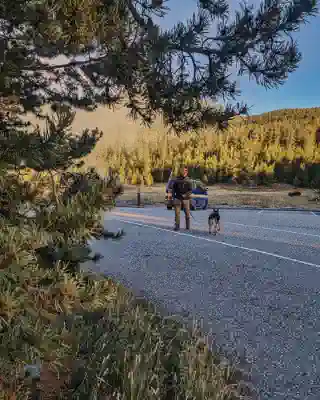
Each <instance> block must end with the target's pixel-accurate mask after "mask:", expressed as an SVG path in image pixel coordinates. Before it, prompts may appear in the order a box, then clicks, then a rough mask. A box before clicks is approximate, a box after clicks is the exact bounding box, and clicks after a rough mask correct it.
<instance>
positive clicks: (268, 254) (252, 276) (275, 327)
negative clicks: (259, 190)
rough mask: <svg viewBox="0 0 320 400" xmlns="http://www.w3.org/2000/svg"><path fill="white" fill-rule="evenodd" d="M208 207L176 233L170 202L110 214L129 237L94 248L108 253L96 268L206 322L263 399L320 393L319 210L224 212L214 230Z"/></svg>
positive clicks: (304, 399)
mask: <svg viewBox="0 0 320 400" xmlns="http://www.w3.org/2000/svg"><path fill="white" fill-rule="evenodd" d="M208 213H209V211H195V212H193V215H194V218H195V220H192V225H193V226H192V230H191V232H186V231H185V230H184V229H182V230H181V231H180V232H178V233H176V232H173V231H172V226H173V218H174V215H173V212H172V211H167V210H166V209H164V208H159V207H158V208H146V209H130V208H118V209H116V210H114V211H113V212H111V213H107V214H106V219H105V226H106V228H107V229H109V230H117V229H119V228H123V229H124V230H125V232H126V236H125V237H124V238H123V239H122V240H120V241H100V242H96V243H94V244H93V248H94V250H96V251H99V252H100V253H102V254H103V255H104V256H105V258H104V259H102V260H101V261H100V263H99V264H97V265H96V267H95V268H96V269H97V270H99V271H101V272H105V273H106V274H107V275H109V276H112V277H114V278H116V279H119V280H120V281H121V282H123V283H124V284H126V285H127V286H129V287H130V288H132V289H133V290H134V291H136V292H137V293H141V292H142V293H144V294H145V295H146V296H147V297H148V298H149V299H152V300H154V301H155V302H156V303H158V304H161V305H164V306H165V307H166V308H168V310H170V311H171V312H173V313H178V314H180V315H182V316H184V317H185V318H187V317H188V318H190V317H195V318H197V319H201V320H203V323H204V329H205V330H207V331H208V332H209V331H212V332H214V334H215V338H216V341H217V343H218V344H219V345H222V346H223V347H224V348H225V349H226V350H227V351H231V350H234V349H235V350H237V351H238V352H239V353H240V354H245V357H246V359H247V361H248V362H250V363H252V375H253V382H254V383H255V384H256V385H257V387H258V390H259V393H260V398H261V399H274V400H280V399H281V400H284V399H286V400H296V399H299V400H316V399H317V400H318V399H320V216H318V215H316V214H313V213H311V212H310V213H299V212H277V211H247V210H238V211H237V210H232V211H230V210H222V211H221V217H222V232H221V233H219V234H218V235H216V236H213V235H211V236H209V234H208V233H207V216H208ZM181 217H183V214H182V215H181ZM183 227H184V221H183V219H182V228H183Z"/></svg>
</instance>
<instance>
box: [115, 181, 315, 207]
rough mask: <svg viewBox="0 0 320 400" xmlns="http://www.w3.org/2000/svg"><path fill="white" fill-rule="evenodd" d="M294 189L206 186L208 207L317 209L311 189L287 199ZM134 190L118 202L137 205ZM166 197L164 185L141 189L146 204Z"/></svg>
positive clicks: (127, 189)
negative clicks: (207, 187) (207, 188)
mask: <svg viewBox="0 0 320 400" xmlns="http://www.w3.org/2000/svg"><path fill="white" fill-rule="evenodd" d="M292 190H293V188H292V186H290V185H274V186H271V187H258V188H252V189H250V188H247V187H242V186H231V185H215V186H211V187H209V190H208V195H209V205H220V206H232V207H244V206H247V207H248V206H250V207H259V208H260V207H261V208H282V207H294V208H305V209H317V208H319V210H320V203H319V202H315V201H312V200H313V199H314V198H315V192H314V191H313V190H312V189H300V191H301V196H297V197H290V196H288V193H289V192H290V191H292ZM136 192H137V188H136V187H133V186H128V185H127V186H125V189H124V193H123V195H122V196H121V197H120V202H121V203H122V202H124V203H128V204H136ZM164 196H165V186H164V185H154V186H152V187H144V188H143V189H142V200H143V202H144V203H145V204H163V203H164Z"/></svg>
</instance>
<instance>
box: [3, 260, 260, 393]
mask: <svg viewBox="0 0 320 400" xmlns="http://www.w3.org/2000/svg"><path fill="white" fill-rule="evenodd" d="M98 278H99V277H96V276H93V277H88V276H86V275H84V274H81V275H80V274H79V275H77V276H74V277H71V276H69V275H67V274H65V273H64V272H63V271H59V270H56V271H43V270H40V269H38V268H37V267H34V268H31V267H26V268H20V267H19V268H13V267H12V269H11V268H9V269H7V270H3V271H1V273H0V321H1V324H0V325H1V329H0V341H1V345H2V346H1V353H0V399H16V398H19V399H22V400H24V399H25V400H26V399H27V398H30V397H28V396H30V395H31V398H36V396H39V395H40V396H41V398H42V399H45V400H49V399H52V400H53V399H58V398H62V399H71V398H72V399H101V400H102V399H123V400H126V399H128V400H129V399H130V400H148V399H150V400H151V399H152V400H160V399H161V400H169V399H170V400H173V399H177V400H178V399H181V400H184V399H190V400H191V399H194V400H196V399H199V400H202V399H208V400H209V399H212V400H218V399H219V400H227V399H230V400H236V399H238V400H240V399H251V398H252V396H253V395H252V390H251V389H250V386H249V385H248V384H247V383H245V382H246V377H245V376H244V374H243V373H242V372H241V371H240V370H239V369H238V367H237V365H236V364H231V363H226V362H225V360H224V359H223V358H222V357H221V355H219V354H218V353H217V352H216V353H213V352H211V351H209V348H208V346H207V345H206V342H205V340H204V339H201V338H200V337H199V335H198V334H196V333H191V332H190V331H189V330H188V329H186V328H185V327H183V326H182V325H181V324H180V323H178V322H177V321H175V320H174V319H173V318H164V317H162V316H160V314H158V313H157V312H156V310H155V309H154V307H152V306H151V305H150V304H149V303H147V302H145V301H142V300H137V299H136V298H135V297H134V296H133V294H132V293H130V292H129V291H127V290H126V289H125V288H123V287H122V286H120V285H118V284H116V283H114V282H113V281H111V280H108V279H106V278H103V277H100V279H98ZM30 364H31V365H38V366H39V371H40V375H39V380H38V382H35V381H34V380H32V379H30V378H29V379H27V378H25V377H24V372H23V371H24V367H25V366H26V365H30ZM58 393H59V396H60V397H59V396H58ZM38 398H39V397H38Z"/></svg>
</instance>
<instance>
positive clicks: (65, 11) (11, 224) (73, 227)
mask: <svg viewBox="0 0 320 400" xmlns="http://www.w3.org/2000/svg"><path fill="white" fill-rule="evenodd" d="M315 13H316V8H315V3H314V2H313V0H310V1H309V0H304V1H303V2H301V3H297V2H294V3H292V4H291V5H288V4H287V3H286V7H284V4H282V3H280V2H276V3H272V2H270V1H266V3H265V4H264V7H262V8H261V9H259V10H258V11H254V10H252V9H251V8H247V7H243V9H242V10H241V12H239V13H238V14H237V16H236V18H235V20H234V21H232V19H231V20H229V21H228V19H227V18H226V17H228V5H227V4H226V3H225V2H224V1H223V0H222V1H215V0H200V1H199V4H198V12H197V13H196V14H195V15H194V16H193V18H192V19H191V20H190V21H188V22H186V23H185V24H182V23H180V24H177V25H176V26H175V27H173V28H172V29H170V30H167V31H163V30H161V29H160V27H159V26H158V25H157V24H156V23H155V22H154V21H155V20H156V16H157V17H158V18H159V17H160V18H163V17H164V16H165V14H166V9H165V7H164V4H162V1H159V0H152V1H148V0H143V1H137V0H126V1H118V0H112V1H97V0H74V1H72V2H66V1H65V0H56V1H54V2H52V1H51V0H39V1H16V0H6V1H0V19H1V37H0V43H1V52H2V58H1V61H0V67H1V73H0V154H1V158H0V244H1V245H0V343H1V348H0V398H1V399H10V400H13V399H18V398H19V399H22V400H24V399H30V398H32V399H39V398H41V396H42V398H44V399H58V398H62V399H83V400H84V399H86V400H87V399H92V400H98V399H101V400H102V399H112V400H116V399H123V400H127V399H130V400H138V399H161V400H162V399H163V400H167V399H168V400H169V399H170V400H171V399H177V400H178V399H181V400H185V399H190V400H191V399H192V400H196V399H199V400H200V399H201V400H202V399H212V400H214V399H217V400H218V399H220V400H226V399H231V400H233V399H234V400H240V399H244V398H252V393H251V391H250V390H249V389H248V386H247V385H246V383H245V382H244V381H245V380H246V378H245V377H244V376H243V374H242V373H241V372H240V370H239V369H238V368H237V366H236V365H234V364H233V363H232V361H231V360H229V362H227V363H225V362H223V363H222V361H221V359H220V358H219V356H218V353H217V352H216V351H215V350H213V351H212V352H211V351H209V350H208V347H206V346H204V345H203V344H202V343H201V342H200V341H199V340H197V339H196V338H193V337H192V335H191V333H188V331H186V330H184V329H182V327H181V326H180V325H179V324H178V323H176V322H174V321H171V320H170V319H165V318H163V317H160V316H157V315H156V314H155V312H154V309H153V308H152V307H151V306H150V305H148V304H147V303H144V302H137V301H136V299H135V298H134V296H133V295H132V294H130V293H129V292H127V291H126V290H125V289H124V288H122V287H121V286H120V285H118V284H117V283H116V282H112V281H110V280H108V279H107V278H105V277H100V278H99V279H98V277H97V276H88V275H85V274H84V273H83V272H81V269H82V266H83V263H84V262H85V261H89V262H96V261H97V260H99V259H100V260H101V255H99V254H92V251H91V248H90V241H92V240H108V239H109V240H121V237H122V235H123V232H115V233H113V232H108V231H107V230H105V229H104V226H103V223H102V218H101V215H102V213H103V212H107V211H108V210H109V209H110V208H112V207H113V206H114V203H115V200H116V198H117V197H118V196H119V194H121V192H122V190H123V188H122V185H121V182H119V181H118V180H117V178H116V176H115V175H114V174H113V173H112V172H113V171H112V169H110V174H109V175H108V176H107V177H104V178H102V177H101V176H100V175H99V174H98V173H97V171H96V170H95V169H88V168H86V165H84V164H83V163H84V159H86V157H88V155H90V154H91V153H92V150H93V149H94V148H95V146H96V144H97V143H98V141H99V140H100V139H101V137H102V135H103V133H102V132H100V131H99V130H98V129H85V130H82V131H80V132H72V129H71V126H72V123H73V120H74V117H75V114H76V112H77V110H78V109H85V110H86V111H88V112H90V111H92V110H94V109H95V108H96V107H97V106H99V105H100V106H110V107H112V106H115V105H119V104H122V105H124V106H125V107H127V108H128V109H129V110H130V112H131V117H133V118H139V119H140V121H143V122H144V123H146V124H149V125H151V124H152V122H153V121H154V119H155V118H156V117H157V116H159V115H160V116H161V118H162V119H163V121H164V123H165V125H166V126H168V127H170V128H171V129H172V131H173V132H175V134H176V135H181V134H182V133H183V132H185V131H186V130H188V129H190V130H199V129H201V128H204V127H208V126H211V127H215V128H217V129H219V130H223V129H224V128H225V127H226V126H227V125H228V124H229V122H230V121H232V119H233V118H234V117H235V116H236V115H244V114H246V107H245V105H239V104H233V100H234V99H235V97H236V95H237V94H238V93H237V91H236V89H235V87H236V86H235V84H234V82H232V80H231V78H230V76H229V75H228V71H229V69H230V68H229V67H230V66H231V65H233V64H236V65H238V66H239V71H238V72H239V73H240V74H242V73H248V74H249V75H251V76H252V77H253V78H255V79H256V81H257V83H259V84H263V85H265V86H266V87H277V86H278V85H280V84H281V83H282V82H283V81H284V80H285V79H286V78H287V75H288V73H290V72H292V71H294V70H295V69H296V68H297V67H298V64H299V61H300V54H299V52H298V49H297V45H296V43H295V42H294V41H292V40H290V32H293V31H296V30H298V29H299V27H300V25H301V23H303V22H304V21H305V20H306V19H307V17H309V16H313V15H314V14H315ZM217 18H218V19H221V21H222V24H219V25H218V31H217V37H216V40H214V41H213V43H210V42H211V39H209V38H208V37H207V32H209V31H210V29H211V23H212V21H213V20H215V21H216V19H217ZM204 43H206V44H204ZM252 51H253V52H254V56H253V55H252V54H253V53H252ZM186 54H187V56H186ZM177 55H178V56H177ZM199 56H201V57H203V58H205V60H206V61H204V62H203V65H201V66H200V65H199V64H198V63H197V62H195V60H196V59H198V58H199ZM190 60H191V61H192V60H193V62H192V63H191V65H193V66H194V71H190V69H189V66H190V64H189V63H190ZM271 60H272V62H271ZM175 68H178V69H177V70H175ZM188 71H190V72H188ZM222 98H223V99H225V98H227V99H230V104H227V105H226V106H225V107H219V108H218V107H216V105H215V104H213V103H214V102H215V103H216V102H217V101H218V100H219V99H222ZM204 99H206V101H205V102H204V101H203V100H204ZM207 100H208V101H207ZM27 113H29V114H30V113H31V114H33V115H34V116H36V117H37V118H38V119H40V120H41V121H42V122H43V124H42V127H40V126H32V125H31V124H30V123H28V122H27V120H26V115H27ZM92 128H93V127H92ZM106 156H107V154H106ZM110 157H111V156H110ZM148 165H149V166H150V164H148ZM147 176H149V175H147ZM131 178H132V177H131Z"/></svg>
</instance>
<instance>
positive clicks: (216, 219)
mask: <svg viewBox="0 0 320 400" xmlns="http://www.w3.org/2000/svg"><path fill="white" fill-rule="evenodd" d="M208 226H209V233H212V227H213V226H214V232H213V233H214V234H215V235H216V234H217V232H218V231H220V213H219V209H218V208H214V209H213V210H212V212H211V213H210V215H209V217H208Z"/></svg>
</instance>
